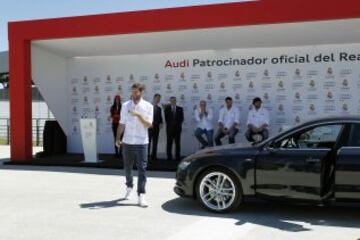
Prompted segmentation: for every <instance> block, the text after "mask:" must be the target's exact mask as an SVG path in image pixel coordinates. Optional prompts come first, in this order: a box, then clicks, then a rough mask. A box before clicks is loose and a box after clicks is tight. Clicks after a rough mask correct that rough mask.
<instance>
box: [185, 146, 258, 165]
mask: <svg viewBox="0 0 360 240" xmlns="http://www.w3.org/2000/svg"><path fill="white" fill-rule="evenodd" d="M257 150H258V147H257V146H252V145H251V144H243V143H236V144H228V145H223V146H216V147H210V148H206V149H203V150H200V151H197V152H196V153H193V154H191V155H189V156H188V157H186V158H185V159H184V160H185V161H186V160H187V161H191V160H195V159H198V158H201V157H206V156H215V155H222V156H224V155H232V154H241V153H242V152H243V153H244V154H245V153H249V152H253V151H257Z"/></svg>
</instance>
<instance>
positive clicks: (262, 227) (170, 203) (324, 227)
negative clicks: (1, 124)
mask: <svg viewBox="0 0 360 240" xmlns="http://www.w3.org/2000/svg"><path fill="white" fill-rule="evenodd" d="M8 157H9V150H8V148H7V147H3V146H0V159H5V158H8ZM1 161H2V160H0V194H1V195H0V207H1V209H0V239H1V240H2V239H4V240H13V239H16V240H20V239H34V240H42V239H44V240H45V239H46V240H49V239H51V240H57V239H59V240H60V239H61V240H64V239H77V240H82V239H84V240H93V239H94V240H95V239H96V240H98V239H99V240H102V239H106V240H112V239H117V240H118V239H126V240H127V239H131V240H133V239H146V240H152V239H156V240H158V239H161V240H163V239H166V240H170V239H171V240H175V239H179V240H180V239H181V240H184V239H186V240H190V239H221V240H228V239H229V240H231V239H246V240H252V239H269V238H271V240H275V239H284V240H285V239H286V240H289V239H290V240H292V239H306V240H311V239H316V240H319V239H326V240H329V239H334V240H342V239H344V240H345V239H346V240H357V239H360V209H359V207H357V208H353V207H331V208H321V207H306V206H284V205H280V204H263V203H251V204H246V205H245V206H244V207H243V208H242V209H241V210H239V211H237V212H235V213H232V214H228V215H218V214H211V213H208V212H206V211H205V210H203V209H202V208H201V207H199V205H198V204H197V203H196V202H194V201H192V200H188V199H180V198H178V197H177V196H176V195H175V194H174V193H173V191H172V187H173V185H174V179H173V177H174V173H164V172H162V173H160V172H151V173H149V175H150V177H149V180H148V201H149V203H150V204H151V205H150V207H149V208H147V209H142V208H139V207H137V206H136V204H135V203H136V198H133V199H132V200H131V201H119V199H121V197H122V196H123V193H124V178H123V172H122V171H119V170H109V169H86V168H81V169H78V168H61V167H51V168H49V167H37V166H36V167H35V166H34V167H29V166H27V167H26V166H5V165H2V164H1ZM134 197H135V196H134Z"/></svg>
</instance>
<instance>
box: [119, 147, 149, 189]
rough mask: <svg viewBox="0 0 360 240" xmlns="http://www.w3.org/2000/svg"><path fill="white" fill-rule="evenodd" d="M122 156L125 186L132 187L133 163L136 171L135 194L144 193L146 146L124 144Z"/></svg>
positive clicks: (146, 160) (146, 159)
mask: <svg viewBox="0 0 360 240" xmlns="http://www.w3.org/2000/svg"><path fill="white" fill-rule="evenodd" d="M122 154H123V159H124V169H125V176H126V186H127V187H129V188H133V186H134V184H133V175H132V169H133V166H134V162H135V163H136V167H137V170H138V185H137V192H138V194H141V193H145V185H146V167H147V162H148V157H147V155H148V144H140V145H136V144H134V145H133V144H124V145H123V151H122Z"/></svg>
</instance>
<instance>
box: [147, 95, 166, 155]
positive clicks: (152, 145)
mask: <svg viewBox="0 0 360 240" xmlns="http://www.w3.org/2000/svg"><path fill="white" fill-rule="evenodd" d="M160 99H161V95H160V94H158V93H156V94H155V95H154V101H153V106H154V118H153V124H152V126H151V127H150V128H149V154H150V159H151V161H156V160H157V145H158V141H159V132H160V129H161V128H162V125H163V118H162V114H161V107H160V106H159V103H160ZM150 150H151V151H150Z"/></svg>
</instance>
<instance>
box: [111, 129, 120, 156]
mask: <svg viewBox="0 0 360 240" xmlns="http://www.w3.org/2000/svg"><path fill="white" fill-rule="evenodd" d="M118 126H119V123H113V124H112V131H113V134H114V148H115V154H116V156H118V155H119V154H120V148H118V147H117V146H116V144H115V140H116V134H117V129H118Z"/></svg>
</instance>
